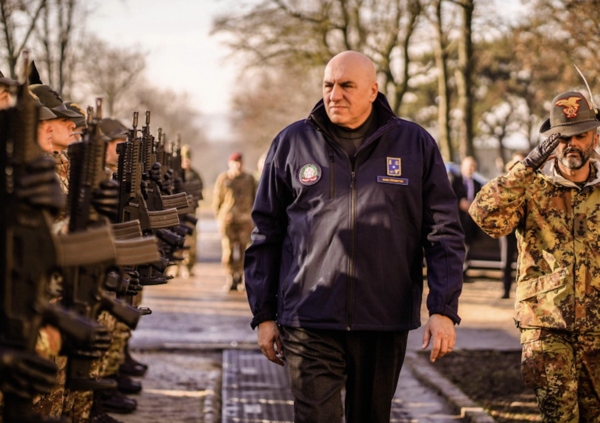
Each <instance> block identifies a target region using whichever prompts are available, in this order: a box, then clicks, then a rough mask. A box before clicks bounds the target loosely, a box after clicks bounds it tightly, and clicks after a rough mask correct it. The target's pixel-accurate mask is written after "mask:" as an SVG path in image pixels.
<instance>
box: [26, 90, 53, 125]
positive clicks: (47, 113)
mask: <svg viewBox="0 0 600 423" xmlns="http://www.w3.org/2000/svg"><path fill="white" fill-rule="evenodd" d="M29 95H30V96H31V98H33V101H35V102H36V104H37V105H38V106H39V113H38V120H51V119H56V115H55V114H54V113H52V111H51V110H50V109H49V108H47V107H44V106H43V105H42V103H41V101H40V99H39V98H38V96H37V95H35V94H34V93H32V92H31V91H29Z"/></svg>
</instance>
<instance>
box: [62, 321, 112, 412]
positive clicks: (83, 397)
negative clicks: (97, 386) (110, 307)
mask: <svg viewBox="0 0 600 423" xmlns="http://www.w3.org/2000/svg"><path fill="white" fill-rule="evenodd" d="M98 323H100V324H101V325H103V326H106V327H107V328H108V329H109V330H110V331H111V334H112V332H113V329H114V326H115V318H114V317H113V316H112V315H111V314H109V313H108V312H106V311H103V312H102V313H100V316H98ZM106 355H107V353H104V355H103V356H102V357H101V358H99V359H96V360H94V361H93V362H92V365H91V367H90V378H92V379H97V378H99V377H101V376H103V375H102V373H101V367H102V365H103V362H104V357H106ZM93 402H94V393H93V392H92V391H70V390H68V389H67V391H66V395H65V401H64V407H63V416H66V417H70V418H71V421H72V423H87V422H89V419H90V412H91V410H92V404H93Z"/></svg>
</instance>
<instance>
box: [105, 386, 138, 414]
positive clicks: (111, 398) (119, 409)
mask: <svg viewBox="0 0 600 423" xmlns="http://www.w3.org/2000/svg"><path fill="white" fill-rule="evenodd" d="M98 403H99V404H100V405H101V406H102V408H104V409H105V410H106V411H108V412H109V413H120V414H129V413H133V412H134V411H135V409H136V408H137V401H136V400H134V399H131V398H127V397H126V396H125V394H123V393H121V392H119V391H116V390H115V391H113V390H111V391H109V392H98Z"/></svg>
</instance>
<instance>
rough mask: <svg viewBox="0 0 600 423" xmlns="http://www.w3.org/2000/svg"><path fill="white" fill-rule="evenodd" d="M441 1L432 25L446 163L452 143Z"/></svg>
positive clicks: (438, 0)
mask: <svg viewBox="0 0 600 423" xmlns="http://www.w3.org/2000/svg"><path fill="white" fill-rule="evenodd" d="M442 1H443V0H436V3H435V12H436V13H435V17H436V20H435V22H434V25H435V26H436V31H437V36H438V38H437V40H436V41H437V42H436V45H435V64H436V67H437V71H438V98H439V101H438V143H439V145H440V150H441V151H442V157H443V158H444V160H446V161H451V160H452V159H453V155H454V153H453V151H452V142H451V140H450V92H449V89H448V64H447V61H448V52H447V50H446V37H445V36H444V29H443V25H442Z"/></svg>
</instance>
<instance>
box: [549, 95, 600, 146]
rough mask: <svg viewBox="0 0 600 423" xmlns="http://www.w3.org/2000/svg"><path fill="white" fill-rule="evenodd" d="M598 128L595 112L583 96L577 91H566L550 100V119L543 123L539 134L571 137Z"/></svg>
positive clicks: (598, 122) (599, 122)
mask: <svg viewBox="0 0 600 423" xmlns="http://www.w3.org/2000/svg"><path fill="white" fill-rule="evenodd" d="M598 126H600V121H599V120H598V116H597V115H596V111H595V110H594V109H592V108H591V107H590V105H589V103H588V101H587V100H586V98H585V97H584V96H583V94H581V93H579V92H577V91H567V92H564V93H562V94H559V95H557V96H556V97H554V100H552V108H551V109H550V117H549V118H548V119H546V120H545V121H544V123H543V124H542V126H541V128H540V133H541V134H542V135H543V136H545V137H549V136H550V135H553V134H556V133H560V134H561V135H562V136H564V137H571V136H573V135H578V134H581V133H583V132H587V131H589V130H591V129H594V128H597V127H598Z"/></svg>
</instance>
